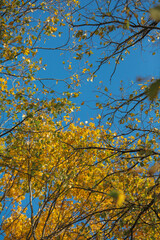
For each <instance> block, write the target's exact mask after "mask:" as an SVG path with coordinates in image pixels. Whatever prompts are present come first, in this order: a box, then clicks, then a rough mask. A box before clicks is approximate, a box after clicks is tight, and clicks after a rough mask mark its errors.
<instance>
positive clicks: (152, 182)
mask: <svg viewBox="0 0 160 240" xmlns="http://www.w3.org/2000/svg"><path fill="white" fill-rule="evenodd" d="M154 4H155V5H154ZM156 4H158V2H157V1H151V2H150V3H148V2H146V1H142V0H141V1H140V0H138V1H116V2H115V1H96V0H95V1H91V2H86V3H85V5H83V4H82V3H81V2H78V1H74V0H73V1H67V2H63V1H44V2H41V1H32V2H31V1H26V2H24V1H22V3H20V2H19V1H8V2H7V3H6V1H3V2H2V4H1V9H2V14H1V22H2V24H1V26H2V29H1V44H2V45H1V50H2V53H1V65H2V67H1V74H3V78H1V92H2V93H3V95H2V99H1V113H2V114H3V117H4V122H3V123H2V124H5V121H7V124H8V123H9V124H10V127H9V129H6V128H5V126H6V125H4V128H3V129H2V133H1V149H0V166H1V169H0V171H1V178H0V186H1V199H0V202H1V206H0V207H1V215H2V216H3V218H2V221H1V233H0V234H1V236H4V239H34V240H36V239H37V240H38V239H41V240H42V239H158V238H160V236H159V225H160V222H159V221H160V216H159V197H160V196H159V171H158V170H159V167H160V165H159V156H160V152H159V139H160V138H159V129H158V126H159V121H160V115H159V109H158V107H159V98H158V92H159V80H158V79H157V80H154V78H152V79H149V80H148V81H142V79H141V87H140V89H136V90H134V91H133V92H129V93H128V95H124V93H123V88H122V89H121V91H122V96H120V97H118V98H117V97H114V96H113V95H111V93H109V92H108V89H107V87H104V89H100V88H99V89H98V91H99V94H101V96H103V98H100V99H102V100H101V101H99V102H97V103H96V106H97V108H98V109H99V111H100V112H99V113H100V114H99V115H98V116H97V119H98V121H99V122H98V127H97V126H96V124H95V123H93V122H90V123H89V124H88V126H86V125H85V124H84V123H82V122H79V121H77V122H76V123H73V119H72V118H71V116H69V113H70V112H71V110H73V108H75V107H74V105H73V104H71V102H70V97H71V96H73V95H74V96H78V93H75V92H74V93H71V92H70V91H69V90H68V91H67V92H65V93H64V94H65V97H61V98H60V97H57V96H56V95H55V92H54V89H52V90H48V89H47V87H46V86H45V84H44V82H42V81H43V79H40V78H39V77H37V74H38V73H37V71H38V70H40V66H39V64H40V65H41V60H40V62H39V64H38V62H36V61H37V59H36V58H35V63H33V61H31V58H32V57H34V56H36V55H35V54H36V52H35V51H36V50H42V49H43V50H45V49H46V50H51V51H52V50H55V49H56V48H57V47H54V48H46V47H45V46H44V45H43V42H41V41H42V40H43V39H44V35H46V36H47V37H50V36H51V35H53V36H52V37H54V35H55V34H56V33H58V32H60V31H61V28H62V27H63V28H62V29H63V31H64V32H65V31H66V29H67V30H68V32H69V33H70V36H72V37H69V38H68V40H67V42H66V43H65V44H64V45H63V46H65V50H66V51H68V56H69V55H70V53H71V55H70V56H72V57H73V60H72V63H71V61H70V63H69V67H68V68H69V69H71V68H72V67H73V68H74V63H75V62H77V61H80V60H82V59H84V60H85V61H83V63H82V64H84V62H85V65H82V66H83V68H82V70H80V71H79V75H77V73H76V74H75V73H74V74H73V75H72V76H71V78H70V80H69V81H68V82H67V86H68V89H70V88H71V89H72V86H74V85H78V84H79V82H80V80H81V78H82V77H83V76H84V74H85V77H86V78H87V77H88V78H89V79H93V78H96V74H97V75H98V70H99V69H100V68H101V66H102V65H103V64H105V63H109V61H111V59H112V58H113V59H114V61H115V68H114V69H113V73H112V76H111V80H112V81H114V79H113V77H114V72H115V71H116V68H117V65H118V64H119V63H120V61H121V60H122V59H123V58H124V57H125V54H128V53H129V51H130V49H131V47H132V46H133V45H134V46H138V44H142V46H143V44H144V46H145V44H146V40H147V39H148V38H149V39H150V40H151V41H150V43H151V44H152V42H155V41H157V40H158V37H159V17H158V16H159V7H157V5H156ZM154 6H155V7H154ZM33 11H34V12H35V13H36V11H42V12H43V13H44V15H43V17H41V18H40V19H38V21H37V22H34V21H33V20H34V18H33V16H32V12H33ZM35 16H38V14H37V15H35ZM24 26H25V27H24ZM27 32H28V33H29V34H28V35H27ZM43 34H44V35H43ZM40 37H41V39H42V40H40ZM40 43H41V44H42V46H39V45H38V44H40ZM59 49H61V51H63V47H62V48H61V47H59ZM97 49H98V50H97ZM153 54H154V52H153ZM92 55H96V56H101V58H100V59H97V60H98V61H97V62H94V63H92ZM21 57H22V58H21ZM33 65H34V66H33ZM15 78H16V81H15V80H13V79H15ZM97 78H98V76H97ZM36 80H37V81H40V82H42V85H43V87H42V88H40V87H39V85H38V84H37V86H34V83H36V82H35V81H36ZM10 81H11V82H12V83H13V84H14V83H15V85H14V86H13V87H12V86H11V85H10ZM15 86H16V87H15ZM22 86H23V87H22ZM38 87H39V88H38ZM15 89H16V90H15ZM39 92H41V94H40V93H39ZM45 94H47V95H48V96H47V98H46V97H45V99H44V96H45ZM50 94H53V96H52V95H50ZM38 96H40V98H41V99H40V100H38V99H37V97H38ZM82 105H83V103H82ZM4 107H5V109H4ZM6 109H7V112H5V111H6ZM20 113H21V114H25V117H24V118H23V119H22V120H20V117H19V114H20ZM104 120H105V122H106V121H107V124H108V125H107V127H104V126H103V122H104ZM114 124H116V129H115V128H114ZM2 127H3V125H2V126H1V128H2Z"/></svg>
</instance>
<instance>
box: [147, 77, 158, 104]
mask: <svg viewBox="0 0 160 240" xmlns="http://www.w3.org/2000/svg"><path fill="white" fill-rule="evenodd" d="M159 90H160V79H156V80H155V82H153V83H151V84H150V86H149V87H148V89H147V90H146V95H147V96H148V97H149V100H150V101H153V100H154V99H155V98H156V97H157V96H158V93H159Z"/></svg>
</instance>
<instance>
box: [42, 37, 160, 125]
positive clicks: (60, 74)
mask: <svg viewBox="0 0 160 240" xmlns="http://www.w3.org/2000/svg"><path fill="white" fill-rule="evenodd" d="M63 42H64V39H63V35H62V37H61V38H59V37H56V38H52V39H51V40H49V41H47V42H46V44H45V46H46V47H57V46H59V45H60V44H62V43H63ZM159 44H160V42H158V43H149V42H147V43H145V44H144V49H143V50H142V49H141V48H140V47H138V48H137V49H135V47H133V48H132V49H130V55H127V56H126V57H125V58H124V61H121V62H120V64H119V65H118V66H117V70H116V72H115V74H114V76H113V78H112V81H111V82H110V81H109V79H110V76H111V73H112V71H113V69H114V62H113V61H111V64H105V65H103V66H102V67H101V69H100V70H99V72H98V73H97V78H95V79H94V81H93V82H88V81H87V77H86V79H85V77H84V78H83V80H82V81H81V87H79V88H78V90H79V91H80V92H81V95H80V97H78V98H77V99H76V98H74V99H73V101H74V102H75V103H76V104H77V105H80V104H81V103H82V102H83V101H84V102H85V103H84V105H83V106H81V111H80V112H78V113H76V114H75V119H77V118H78V117H79V118H80V119H81V120H82V121H89V119H90V118H91V117H95V116H96V114H97V112H96V111H95V110H93V109H92V107H94V106H95V102H96V101H98V100H97V99H96V98H95V95H96V92H95V91H96V89H97V86H101V85H102V84H100V83H99V82H100V81H103V86H107V88H108V89H109V91H110V92H112V94H113V95H118V94H119V88H120V81H121V80H123V84H124V86H125V87H126V89H128V87H129V86H130V83H131V81H133V82H135V86H134V87H135V88H138V83H137V81H136V78H137V77H145V78H147V79H150V78H151V77H152V76H154V77H155V78H159V77H160V51H158V47H159ZM154 51H155V52H156V54H155V55H152V53H153V52H154ZM60 53H61V51H59V50H58V51H45V50H39V53H38V56H40V57H42V59H43V63H44V64H47V67H46V71H40V74H39V76H40V77H42V78H43V77H49V78H55V79H63V78H65V77H68V76H70V72H69V70H68V69H67V66H66V65H64V64H62V61H63V60H65V61H67V60H69V61H71V62H72V59H71V58H67V57H68V55H67V54H64V55H61V56H60ZM97 59H98V56H97V55H96V54H95V55H92V61H97ZM82 65H83V63H82ZM79 66H80V64H79V61H78V60H77V62H76V64H75V65H74V66H73V67H74V68H75V69H76V70H78V68H79ZM72 73H73V72H72ZM45 84H46V85H47V86H51V87H52V88H53V89H54V90H55V89H56V90H57V91H59V92H62V91H65V90H67V89H65V87H64V84H63V83H61V82H60V83H58V84H57V85H56V84H55V81H45ZM129 90H130V89H128V91H129ZM133 90H134V89H133ZM88 106H90V107H88Z"/></svg>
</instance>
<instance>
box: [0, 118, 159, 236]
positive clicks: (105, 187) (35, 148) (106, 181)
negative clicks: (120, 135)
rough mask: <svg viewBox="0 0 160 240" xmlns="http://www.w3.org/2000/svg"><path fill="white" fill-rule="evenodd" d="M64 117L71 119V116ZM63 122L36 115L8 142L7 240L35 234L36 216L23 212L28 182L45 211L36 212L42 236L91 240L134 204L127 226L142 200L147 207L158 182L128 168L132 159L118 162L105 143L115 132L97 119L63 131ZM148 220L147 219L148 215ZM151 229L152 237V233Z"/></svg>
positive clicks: (5, 160) (5, 157) (5, 161)
mask: <svg viewBox="0 0 160 240" xmlns="http://www.w3.org/2000/svg"><path fill="white" fill-rule="evenodd" d="M64 120H65V121H67V122H68V117H64ZM58 126H59V128H60V130H58V129H57V126H56V123H54V119H53V118H51V117H49V116H43V118H41V117H40V116H37V117H35V118H34V119H32V120H28V121H26V122H25V124H24V126H23V127H21V128H19V130H18V132H17V133H16V134H15V136H14V138H12V139H10V140H8V146H7V149H6V150H4V151H3V156H2V157H1V159H0V165H1V166H5V168H4V173H3V175H2V177H1V182H0V185H1V187H3V189H4V191H6V189H7V193H6V195H7V197H8V199H13V201H11V203H12V205H13V210H12V214H11V217H9V218H8V219H6V220H5V221H4V224H3V230H4V232H5V234H6V237H5V239H6V240H8V239H10V238H9V236H10V235H12V236H15V237H16V239H25V238H26V236H28V234H31V233H32V230H31V229H32V227H33V225H32V224H33V223H32V221H31V219H30V218H29V217H28V216H27V214H25V213H24V211H23V209H21V210H19V209H20V205H21V202H22V203H23V204H22V206H24V204H25V203H26V205H27V202H26V201H27V200H26V199H25V197H26V196H27V193H28V194H31V192H30V188H29V182H30V184H31V188H32V195H33V199H35V200H33V207H34V208H35V205H37V204H39V210H38V211H41V209H43V210H42V212H41V215H40V218H38V217H39V215H38V211H37V212H36V211H35V213H34V220H33V222H34V221H36V219H38V224H37V225H36V226H35V235H36V238H37V239H41V237H42V236H48V238H49V236H50V237H52V239H57V236H60V237H61V236H63V239H75V238H76V237H77V236H78V235H79V234H80V236H82V237H81V238H80V239H86V238H87V237H91V236H92V235H93V234H95V233H97V232H99V231H100V229H103V224H104V222H105V221H107V222H108V230H106V231H108V232H109V230H110V228H112V221H113V219H114V218H116V215H117V216H118V215H119V214H120V211H121V210H122V209H124V210H125V209H127V208H131V206H132V204H134V208H133V210H130V211H131V213H130V216H129V215H126V216H124V218H122V222H123V225H124V228H126V229H127V228H129V226H131V225H132V223H133V221H134V220H135V219H136V217H137V214H138V212H139V204H138V202H139V201H141V204H144V205H145V204H146V203H149V201H150V200H151V199H152V194H150V193H149V192H148V189H149V188H150V187H151V186H153V184H154V181H153V179H152V178H148V179H145V178H141V175H140V174H141V173H140V174H139V173H137V175H135V173H134V172H133V171H128V172H127V171H125V170H126V169H127V166H126V165H127V160H126V161H125V160H123V161H121V164H119V162H118V158H117V157H118V156H117V157H116V155H114V156H113V151H112V150H111V149H109V148H107V147H106V141H109V142H110V143H111V144H115V143H114V140H113V135H112V133H111V132H110V136H108V134H107V133H108V132H106V131H105V130H104V128H103V126H102V127H100V128H96V127H95V125H94V123H90V124H89V125H88V126H86V125H83V126H79V125H74V124H73V123H71V124H70V125H69V127H68V129H67V130H64V129H63V126H64V122H63V121H61V122H58ZM107 136H108V137H107ZM104 139H105V141H104ZM107 139H108V140H107ZM122 143H123V139H122ZM119 168H121V171H120V172H119V170H120V169H119ZM116 172H117V173H116ZM115 189H116V190H115ZM156 191H157V192H158V189H156ZM24 199H25V200H24ZM16 202H17V203H18V206H19V209H17V207H16V206H17V205H16V204H15V203H16ZM27 208H28V211H29V209H30V208H29V207H26V209H27ZM128 211H129V210H128ZM87 219H88V220H87ZM83 220H84V221H88V224H87V225H85V224H84V222H83ZM143 221H147V215H144V217H143ZM141 224H142V225H143V222H142V223H141ZM31 225H32V227H31ZM88 225H89V227H88ZM24 226H25V227H24ZM64 229H65V233H64V231H63V230H64ZM71 229H72V230H71ZM117 231H118V224H117V226H115V230H114V231H113V232H112V235H110V237H111V236H116V235H117V233H116V232H117ZM139 231H140V230H139ZM147 231H148V235H149V232H150V233H152V231H151V230H148V229H147ZM99 234H100V235H101V234H102V232H101V231H100V232H99ZM117 236H118V235H117ZM145 236H146V235H145ZM123 237H124V236H121V238H120V239H123ZM32 238H33V236H32ZM32 238H31V239H32ZM146 239H147V238H146Z"/></svg>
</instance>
